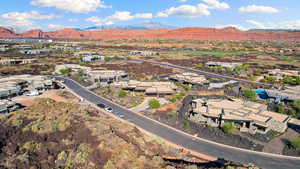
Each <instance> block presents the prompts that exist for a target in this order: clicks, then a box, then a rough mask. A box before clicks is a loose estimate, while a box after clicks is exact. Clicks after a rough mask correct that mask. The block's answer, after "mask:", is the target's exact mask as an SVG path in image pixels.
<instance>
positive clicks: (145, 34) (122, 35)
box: [0, 27, 300, 41]
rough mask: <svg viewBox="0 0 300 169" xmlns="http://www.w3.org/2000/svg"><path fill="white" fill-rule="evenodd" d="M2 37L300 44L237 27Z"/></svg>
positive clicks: (287, 35)
mask: <svg viewBox="0 0 300 169" xmlns="http://www.w3.org/2000/svg"><path fill="white" fill-rule="evenodd" d="M0 37H3V38H64V39H102V40H116V39H176V40H224V41H227V40H261V41H266V40H282V41H295V40H300V32H287V31H286V32H284V31H278V32H263V31H240V30H238V29H236V28H233V27H228V28H223V29H216V28H179V29H155V30H118V29H111V30H93V31H77V30H74V29H69V28H66V29H62V30H58V31H50V32H43V31H41V30H30V31H27V32H24V33H22V34H17V33H15V32H13V31H12V30H10V29H6V28H3V27H0Z"/></svg>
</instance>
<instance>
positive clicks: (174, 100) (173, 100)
mask: <svg viewBox="0 0 300 169" xmlns="http://www.w3.org/2000/svg"><path fill="white" fill-rule="evenodd" d="M169 101H170V102H172V103H175V102H176V101H177V98H176V97H172V98H170V99H169Z"/></svg>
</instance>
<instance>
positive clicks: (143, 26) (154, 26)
mask: <svg viewBox="0 0 300 169" xmlns="http://www.w3.org/2000/svg"><path fill="white" fill-rule="evenodd" d="M163 28H167V29H175V28H177V27H175V26H169V25H164V24H162V23H159V22H146V23H142V24H137V25H109V26H91V27H87V28H74V29H75V30H79V31H87V30H107V29H122V30H151V29H163Z"/></svg>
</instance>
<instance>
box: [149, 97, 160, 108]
mask: <svg viewBox="0 0 300 169" xmlns="http://www.w3.org/2000/svg"><path fill="white" fill-rule="evenodd" d="M148 104H149V107H150V108H151V109H157V108H159V107H160V103H159V101H158V100H156V99H151V100H150V101H149V103H148Z"/></svg>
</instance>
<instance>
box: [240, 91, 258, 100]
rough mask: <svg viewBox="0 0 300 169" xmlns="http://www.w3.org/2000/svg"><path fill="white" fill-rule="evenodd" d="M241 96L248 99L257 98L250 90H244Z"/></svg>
mask: <svg viewBox="0 0 300 169" xmlns="http://www.w3.org/2000/svg"><path fill="white" fill-rule="evenodd" d="M243 96H244V97H246V98H248V99H256V98H257V94H256V92H255V91H254V90H252V89H245V90H244V91H243Z"/></svg>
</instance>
